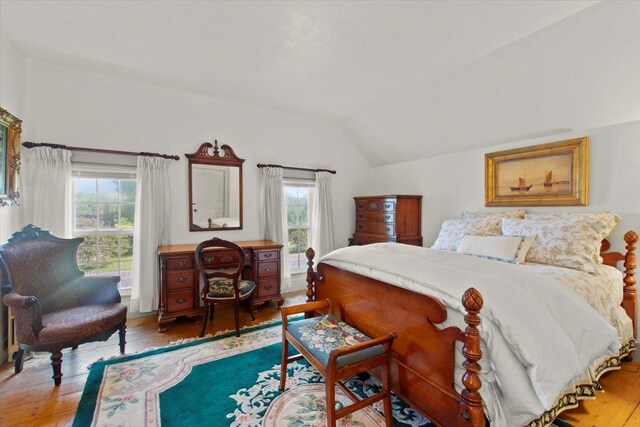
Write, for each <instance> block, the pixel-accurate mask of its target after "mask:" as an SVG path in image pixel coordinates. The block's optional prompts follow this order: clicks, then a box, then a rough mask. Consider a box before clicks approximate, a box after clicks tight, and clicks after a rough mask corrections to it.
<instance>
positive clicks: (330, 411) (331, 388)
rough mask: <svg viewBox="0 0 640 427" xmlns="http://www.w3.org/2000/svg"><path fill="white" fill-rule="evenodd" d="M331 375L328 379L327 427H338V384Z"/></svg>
mask: <svg viewBox="0 0 640 427" xmlns="http://www.w3.org/2000/svg"><path fill="white" fill-rule="evenodd" d="M334 379H335V378H334V377H333V375H331V374H329V375H328V376H327V378H326V381H327V383H326V399H327V427H336V421H337V420H336V383H335V381H333V380H334Z"/></svg>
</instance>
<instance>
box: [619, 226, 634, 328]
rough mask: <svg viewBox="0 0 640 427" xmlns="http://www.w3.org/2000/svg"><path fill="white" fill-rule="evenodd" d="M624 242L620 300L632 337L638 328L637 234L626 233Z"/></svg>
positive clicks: (632, 232)
mask: <svg viewBox="0 0 640 427" xmlns="http://www.w3.org/2000/svg"><path fill="white" fill-rule="evenodd" d="M624 241H625V242H626V243H627V246H626V247H625V249H626V250H627V253H626V254H625V256H624V290H623V292H624V294H623V298H622V307H623V308H624V309H625V311H626V312H627V314H628V315H629V317H631V320H633V336H634V337H635V336H636V331H637V329H636V328H637V327H638V319H637V316H638V314H637V313H638V293H637V291H636V287H635V285H636V278H635V273H636V266H637V264H636V243H638V233H636V232H635V231H627V233H626V234H625V235H624Z"/></svg>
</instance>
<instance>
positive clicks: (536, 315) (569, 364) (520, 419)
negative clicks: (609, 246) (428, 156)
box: [321, 243, 620, 427]
mask: <svg viewBox="0 0 640 427" xmlns="http://www.w3.org/2000/svg"><path fill="white" fill-rule="evenodd" d="M321 262H324V263H327V264H330V265H333V266H335V267H339V268H341V269H344V270H347V271H351V272H354V273H357V274H361V275H363V276H367V277H371V278H374V279H377V280H380V281H383V282H387V283H391V284H394V285H396V286H400V287H402V288H405V289H409V290H411V291H414V292H418V293H421V294H425V295H430V296H433V297H436V298H438V299H439V300H441V301H442V302H443V303H444V304H445V305H446V306H447V308H448V313H449V316H448V319H447V321H446V322H445V324H443V325H442V326H443V327H447V326H451V325H454V326H457V327H459V328H461V329H464V327H465V324H464V319H463V316H464V307H463V306H462V303H461V301H460V299H461V296H462V294H463V293H464V291H465V290H466V289H468V288H469V287H471V286H473V287H475V288H476V289H478V290H479V291H480V292H481V293H482V296H483V298H484V307H483V308H482V310H481V312H480V317H481V319H482V323H481V325H480V327H479V329H480V333H481V339H482V343H481V344H482V351H483V358H482V360H481V368H482V370H481V372H480V376H481V379H482V388H481V389H480V394H481V395H482V398H483V400H484V403H485V407H486V412H487V416H488V418H489V419H490V421H491V423H492V425H494V426H496V427H499V426H515V425H524V424H527V423H528V422H530V421H532V420H533V419H535V418H537V417H538V416H539V415H540V414H541V413H543V412H544V411H546V410H549V409H551V408H552V407H553V405H554V404H555V402H556V401H557V399H558V397H559V396H560V395H561V394H563V392H564V391H565V390H569V389H572V387H573V386H574V385H575V383H574V380H575V379H576V378H578V377H580V376H581V375H583V374H584V372H585V371H586V370H587V369H588V368H589V366H590V364H591V363H592V362H594V361H596V360H597V359H600V358H602V357H605V356H609V355H615V354H617V352H618V350H619V349H620V341H619V339H618V332H617V331H616V329H615V328H614V327H613V326H612V325H611V324H609V323H608V322H607V321H606V320H605V318H603V316H602V315H600V314H599V313H598V312H597V311H596V310H595V309H594V308H593V307H591V306H590V305H589V304H588V303H587V302H586V301H584V300H583V299H581V298H580V297H578V296H577V295H576V294H575V293H574V292H572V291H571V290H569V289H567V288H566V287H565V286H558V282H556V281H554V279H553V278H552V277H550V276H549V275H544V274H540V273H537V272H535V271H534V270H532V269H524V268H521V266H518V265H513V264H507V263H502V262H498V261H492V260H487V259H483V258H477V257H472V256H467V255H461V254H457V253H451V252H445V251H438V250H432V249H427V248H422V247H415V246H408V245H398V244H389V243H380V244H374V245H367V246H352V247H348V248H343V249H338V250H336V251H333V252H331V253H330V254H327V255H326V256H324V257H323V258H322V259H321ZM456 377H457V378H459V377H460V375H456Z"/></svg>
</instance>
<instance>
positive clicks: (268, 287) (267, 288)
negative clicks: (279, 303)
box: [264, 285, 273, 291]
mask: <svg viewBox="0 0 640 427" xmlns="http://www.w3.org/2000/svg"><path fill="white" fill-rule="evenodd" d="M272 287H273V286H271V285H266V286H265V287H264V289H265V290H267V291H268V290H269V289H271V288H272Z"/></svg>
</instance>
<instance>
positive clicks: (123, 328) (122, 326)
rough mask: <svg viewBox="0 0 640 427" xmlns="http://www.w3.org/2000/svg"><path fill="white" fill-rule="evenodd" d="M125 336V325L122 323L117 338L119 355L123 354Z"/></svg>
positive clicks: (125, 342)
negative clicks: (118, 340) (118, 339)
mask: <svg viewBox="0 0 640 427" xmlns="http://www.w3.org/2000/svg"><path fill="white" fill-rule="evenodd" d="M126 334H127V324H126V323H124V322H123V323H122V325H120V328H119V329H118V336H119V338H120V343H119V344H120V354H124V346H125V344H127V341H126V340H125V337H126Z"/></svg>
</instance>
